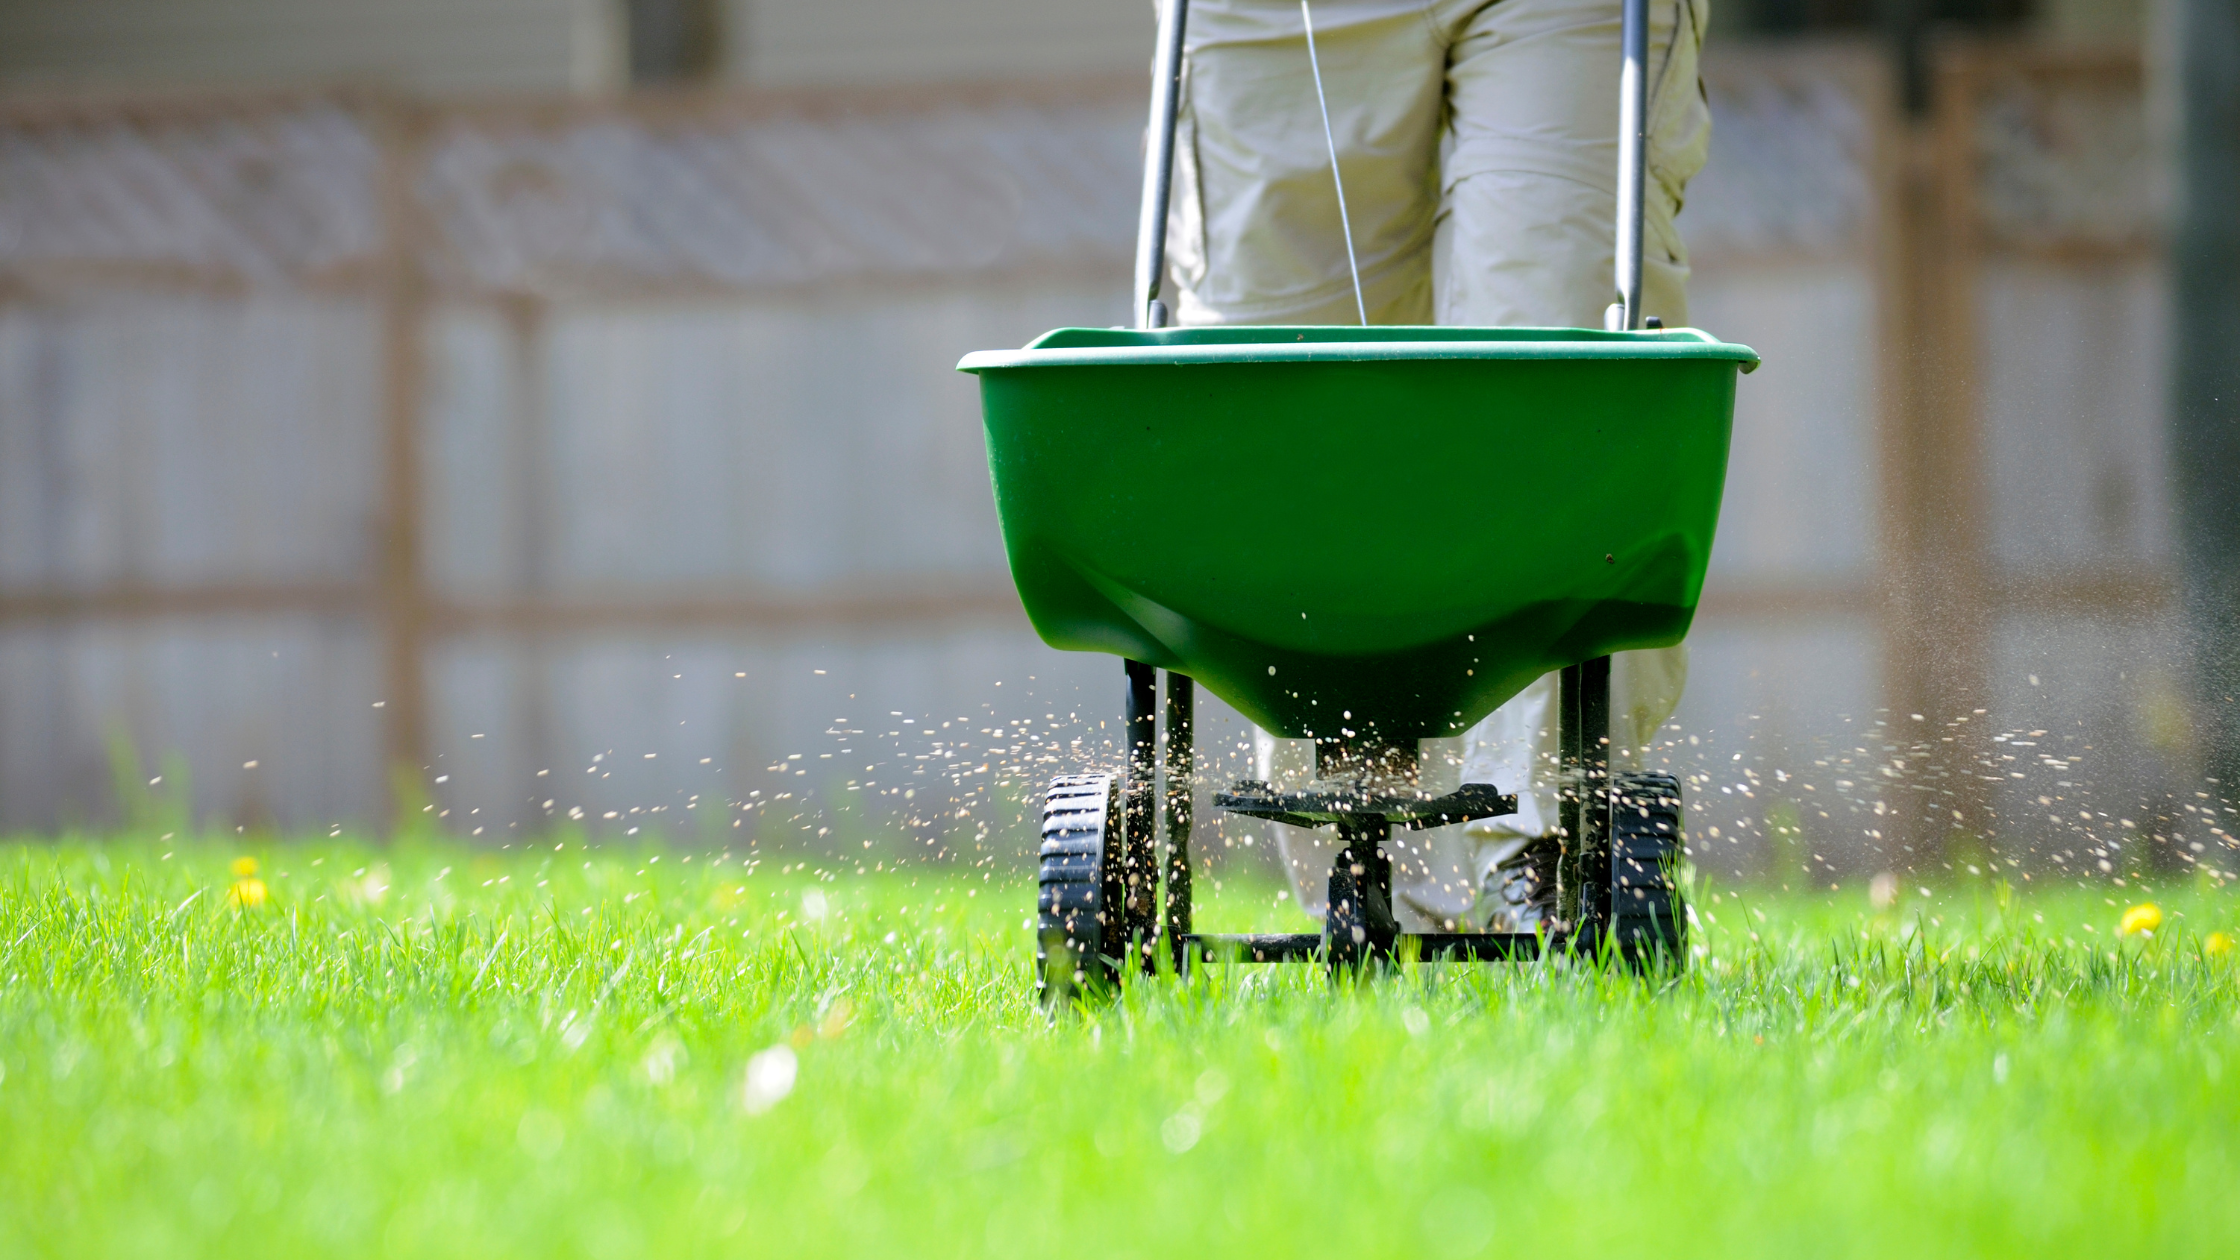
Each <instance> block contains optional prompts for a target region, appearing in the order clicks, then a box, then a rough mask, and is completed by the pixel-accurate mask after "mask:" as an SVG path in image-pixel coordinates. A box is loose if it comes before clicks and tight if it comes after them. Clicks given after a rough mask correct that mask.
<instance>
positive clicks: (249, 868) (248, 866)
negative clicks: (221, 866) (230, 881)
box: [233, 853, 257, 879]
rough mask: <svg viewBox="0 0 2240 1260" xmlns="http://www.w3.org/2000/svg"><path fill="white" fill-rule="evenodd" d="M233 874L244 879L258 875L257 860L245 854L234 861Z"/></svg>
mask: <svg viewBox="0 0 2240 1260" xmlns="http://www.w3.org/2000/svg"><path fill="white" fill-rule="evenodd" d="M233 873H234V874H236V875H238V876H240V877H241V878H243V879H247V878H249V877H250V876H251V875H254V874H256V873H257V860H256V859H255V858H253V857H250V856H249V855H248V854H246V853H244V854H242V855H241V856H240V857H237V858H235V859H234V860H233Z"/></svg>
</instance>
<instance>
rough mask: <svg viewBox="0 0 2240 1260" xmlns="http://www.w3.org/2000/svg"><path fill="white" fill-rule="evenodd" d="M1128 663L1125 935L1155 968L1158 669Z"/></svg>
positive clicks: (1140, 959)
mask: <svg viewBox="0 0 2240 1260" xmlns="http://www.w3.org/2000/svg"><path fill="white" fill-rule="evenodd" d="M1127 668H1128V704H1127V720H1126V722H1125V723H1124V724H1123V727H1122V730H1123V732H1124V734H1125V735H1126V737H1127V741H1128V782H1127V816H1128V818H1127V845H1126V848H1125V849H1124V850H1123V853H1122V858H1121V871H1122V872H1123V877H1124V879H1125V880H1126V886H1127V894H1126V895H1127V906H1126V909H1125V910H1124V911H1123V913H1122V919H1121V922H1122V929H1121V938H1122V939H1123V940H1125V941H1127V942H1128V947H1129V949H1130V950H1131V951H1133V957H1134V959H1135V962H1136V965H1137V966H1140V967H1142V968H1144V969H1145V970H1146V971H1150V970H1152V969H1153V962H1154V959H1155V957H1156V956H1155V954H1154V953H1153V950H1154V949H1155V947H1156V942H1157V940H1158V934H1159V852H1158V826H1159V815H1158V807H1157V795H1158V794H1157V789H1156V779H1157V774H1158V754H1159V671H1158V670H1157V669H1154V668H1153V667H1151V666H1149V665H1146V664H1144V663H1143V662H1142V661H1129V662H1127Z"/></svg>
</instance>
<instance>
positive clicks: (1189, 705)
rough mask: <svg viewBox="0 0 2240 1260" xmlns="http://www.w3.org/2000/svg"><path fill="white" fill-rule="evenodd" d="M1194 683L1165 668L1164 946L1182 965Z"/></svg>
mask: <svg viewBox="0 0 2240 1260" xmlns="http://www.w3.org/2000/svg"><path fill="white" fill-rule="evenodd" d="M1197 692H1198V685H1197V683H1196V682H1194V681H1193V680H1192V679H1191V678H1190V676H1189V675H1188V674H1178V673H1175V672H1174V671H1173V670H1171V669H1170V670H1168V671H1167V862H1166V867H1167V897H1166V902H1167V916H1166V918H1167V922H1166V940H1167V948H1168V949H1169V950H1171V951H1173V957H1174V962H1175V970H1176V971H1177V972H1180V971H1181V970H1182V969H1183V965H1184V964H1183V952H1184V950H1183V939H1182V938H1184V937H1186V936H1188V935H1190V932H1191V927H1190V917H1191V916H1190V807H1191V803H1192V793H1193V792H1194V790H1195V788H1194V786H1193V785H1194V782H1195V775H1196V770H1197V749H1196V747H1195V746H1194V744H1193V731H1192V726H1193V721H1192V717H1193V714H1192V710H1194V709H1195V708H1196V707H1197V699H1198V695H1197Z"/></svg>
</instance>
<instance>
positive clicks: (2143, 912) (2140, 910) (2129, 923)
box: [2121, 901, 2162, 936]
mask: <svg viewBox="0 0 2240 1260" xmlns="http://www.w3.org/2000/svg"><path fill="white" fill-rule="evenodd" d="M2161 926H2162V907H2160V906H2158V905H2156V904H2154V903H2153V902H2151V901H2142V902H2140V903H2139V904H2138V905H2135V906H2133V907H2131V908H2130V909H2129V910H2126V911H2124V912H2123V924H2122V928H2121V930H2122V932H2123V934H2124V935H2125V936H2136V935H2138V934H2139V933H2141V932H2152V931H2154V930H2155V929H2156V928H2158V927H2161Z"/></svg>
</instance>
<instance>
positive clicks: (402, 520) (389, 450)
mask: <svg viewBox="0 0 2240 1260" xmlns="http://www.w3.org/2000/svg"><path fill="white" fill-rule="evenodd" d="M374 114H375V131H376V134H378V135H379V136H380V140H381V212H382V228H383V239H382V257H381V264H380V280H379V282H378V283H379V292H380V295H381V296H380V302H381V430H382V432H381V531H380V540H381V544H380V556H379V560H378V564H379V566H380V568H379V574H378V578H377V581H378V587H379V599H380V605H379V607H380V613H379V616H380V626H381V667H382V693H381V703H382V706H383V710H384V713H383V722H382V758H383V762H384V769H385V770H386V771H387V776H386V777H387V787H388V791H389V826H390V829H391V830H392V831H394V830H395V829H396V828H397V827H398V826H399V825H400V824H402V823H403V822H404V821H405V820H406V819H405V816H406V815H407V814H409V813H410V812H411V811H413V810H415V809H417V808H418V807H419V805H420V803H421V802H423V801H424V800H425V799H426V792H427V788H426V773H427V766H428V743H427V739H428V732H427V721H428V717H427V677H426V660H425V653H426V638H427V620H428V598H427V587H426V581H425V574H424V572H423V569H422V564H421V539H420V524H421V507H422V492H421V454H420V425H421V415H420V412H421V406H422V401H423V398H424V396H425V393H426V384H427V307H428V292H427V290H428V284H427V276H426V275H425V273H424V271H423V269H422V259H423V257H424V253H423V249H422V246H423V243H424V242H425V240H426V227H425V216H424V215H423V214H422V213H421V211H420V207H419V204H418V199H417V198H416V196H415V195H414V191H413V182H414V179H415V176H416V175H417V173H418V170H419V166H420V158H421V152H422V148H423V145H424V143H425V139H426V130H427V128H426V119H425V117H424V116H423V114H422V112H421V111H420V110H418V109H416V108H414V107H413V106H412V105H410V104H409V103H406V102H403V101H399V100H394V99H391V100H387V101H384V102H382V103H381V104H379V105H378V106H376V107H375V110H374Z"/></svg>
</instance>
